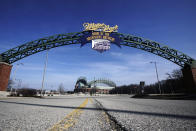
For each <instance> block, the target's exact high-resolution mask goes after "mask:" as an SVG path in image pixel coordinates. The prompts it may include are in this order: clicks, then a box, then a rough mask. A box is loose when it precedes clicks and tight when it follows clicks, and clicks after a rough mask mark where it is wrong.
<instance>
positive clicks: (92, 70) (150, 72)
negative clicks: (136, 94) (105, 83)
mask: <svg viewBox="0 0 196 131" xmlns="http://www.w3.org/2000/svg"><path fill="white" fill-rule="evenodd" d="M109 56H110V59H109V60H107V61H106V60H102V61H98V62H97V61H87V62H79V63H77V62H76V63H73V64H72V63H65V62H63V61H57V63H55V65H53V66H50V67H48V68H47V72H46V78H45V88H46V89H50V88H53V89H57V88H58V86H59V85H60V83H63V85H64V87H65V88H66V89H67V90H73V89H74V86H75V82H76V81H77V79H78V77H80V76H85V77H87V80H88V81H91V80H93V79H94V77H95V78H96V79H97V78H106V79H110V80H113V81H114V82H116V84H117V85H124V84H131V83H136V84H139V82H140V81H145V82H146V84H150V83H154V82H156V81H157V79H156V72H155V67H154V64H151V63H150V61H156V62H157V67H158V73H159V77H160V80H162V79H165V78H166V77H167V76H166V73H168V72H171V71H172V70H173V69H176V68H179V67H178V66H177V65H175V64H173V63H172V62H168V60H165V59H163V58H161V57H158V56H155V55H152V54H149V53H119V52H111V53H109ZM57 66H59V67H57ZM22 71H23V75H24V76H23V77H25V76H26V78H25V80H24V83H33V84H29V86H30V87H31V86H33V87H36V88H40V87H41V81H42V76H43V65H39V64H28V63H27V64H25V66H24V67H23V69H22V70H21V72H22ZM27 71H28V72H30V73H32V74H24V72H27ZM35 72H37V73H35ZM21 75H22V73H21ZM28 77H29V78H28Z"/></svg>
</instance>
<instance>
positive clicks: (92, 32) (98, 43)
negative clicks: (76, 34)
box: [80, 23, 121, 53]
mask: <svg viewBox="0 0 196 131" xmlns="http://www.w3.org/2000/svg"><path fill="white" fill-rule="evenodd" d="M83 26H84V31H89V32H87V33H86V34H85V35H84V36H83V37H82V38H81V39H80V41H81V47H82V46H84V45H85V44H86V43H89V42H91V43H92V49H94V50H96V51H98V52H100V53H102V52H104V51H107V50H109V49H110V45H111V43H113V44H115V45H117V46H118V47H121V46H120V42H121V40H120V38H119V36H118V35H117V30H118V26H117V25H116V26H114V27H110V26H109V25H106V24H100V23H97V24H95V23H84V24H83Z"/></svg>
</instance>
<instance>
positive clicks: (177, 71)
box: [166, 69, 183, 79]
mask: <svg viewBox="0 0 196 131" xmlns="http://www.w3.org/2000/svg"><path fill="white" fill-rule="evenodd" d="M166 74H167V75H168V79H181V78H182V77H183V75H182V71H181V70H180V69H175V70H173V71H172V73H171V74H169V73H166Z"/></svg>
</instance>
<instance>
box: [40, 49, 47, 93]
mask: <svg viewBox="0 0 196 131" xmlns="http://www.w3.org/2000/svg"><path fill="white" fill-rule="evenodd" d="M47 64H48V50H47V51H46V59H45V64H44V72H43V79H42V88H41V92H40V96H42V94H43V89H44V80H45V73H46V68H47Z"/></svg>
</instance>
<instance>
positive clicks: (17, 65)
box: [11, 63, 24, 93]
mask: <svg viewBox="0 0 196 131" xmlns="http://www.w3.org/2000/svg"><path fill="white" fill-rule="evenodd" d="M19 65H24V64H23V63H17V64H16V68H15V70H14V74H13V77H12V78H13V81H14V82H15V81H16V78H15V77H16V71H17V69H18V67H19ZM11 93H12V86H11Z"/></svg>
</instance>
